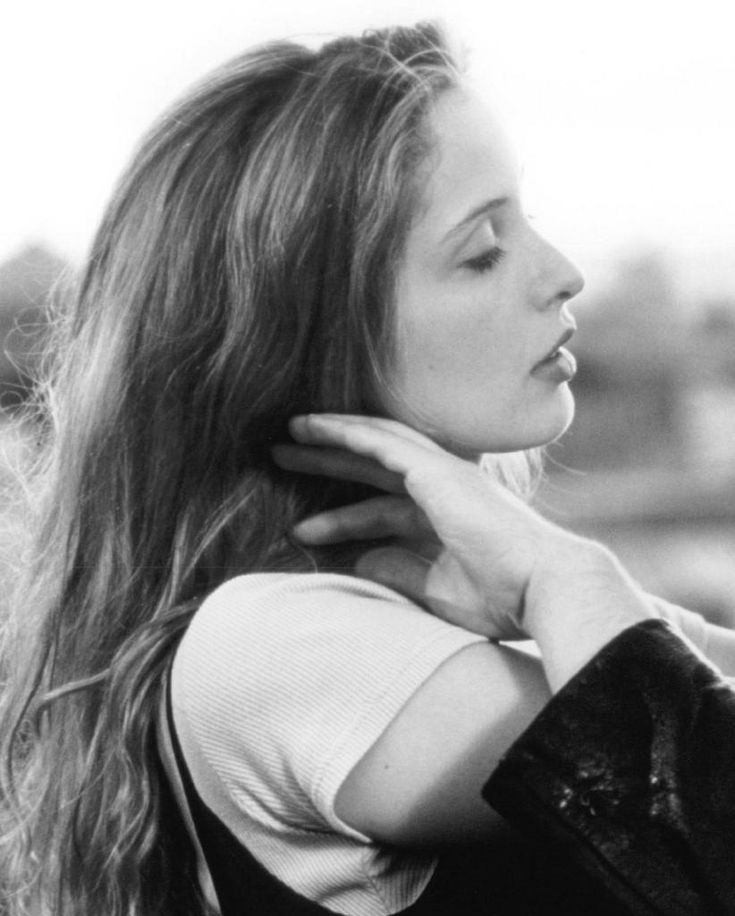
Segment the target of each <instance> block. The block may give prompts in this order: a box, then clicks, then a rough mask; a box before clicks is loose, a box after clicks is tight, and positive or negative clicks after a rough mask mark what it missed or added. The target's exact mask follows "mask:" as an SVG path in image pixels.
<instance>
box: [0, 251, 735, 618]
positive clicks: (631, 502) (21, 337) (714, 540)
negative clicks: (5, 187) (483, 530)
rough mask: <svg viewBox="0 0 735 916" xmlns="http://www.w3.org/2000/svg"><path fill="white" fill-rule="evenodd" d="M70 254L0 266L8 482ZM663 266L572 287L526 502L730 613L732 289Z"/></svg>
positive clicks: (716, 611) (44, 254)
mask: <svg viewBox="0 0 735 916" xmlns="http://www.w3.org/2000/svg"><path fill="white" fill-rule="evenodd" d="M68 267H69V265H67V264H66V262H65V261H64V260H63V259H62V258H60V257H59V256H58V255H56V254H55V253H54V252H53V251H51V250H50V249H49V248H48V247H46V246H44V245H43V244H35V245H30V246H27V247H25V248H23V249H22V250H21V251H20V252H18V253H17V254H16V255H14V256H12V257H11V258H9V259H8V260H6V261H5V263H3V264H2V265H0V335H1V336H2V339H3V347H2V352H1V354H0V429H2V430H4V432H3V434H2V436H1V437H0V442H1V443H2V447H3V451H2V462H0V475H2V477H4V479H5V481H6V482H8V481H12V479H13V470H12V469H13V466H14V464H15V463H16V462H17V460H18V456H19V455H20V453H21V451H22V450H23V449H24V448H26V447H27V441H28V437H27V435H26V434H25V433H24V432H23V429H22V428H19V427H18V426H17V424H14V423H12V422H11V421H12V419H13V417H14V416H17V413H18V407H19V406H20V405H22V404H23V402H24V400H25V398H26V396H27V392H28V386H29V380H30V378H31V377H32V375H33V372H34V369H35V367H36V365H37V360H38V358H39V352H40V347H41V344H42V342H43V338H44V334H45V330H46V328H47V323H46V321H47V319H46V312H45V305H46V302H47V300H48V298H49V295H50V293H51V291H52V289H53V288H54V285H55V284H56V282H57V280H58V279H59V278H60V277H61V276H63V275H64V273H65V272H66V271H67V269H68ZM675 276H676V272H675V270H674V269H673V267H672V265H671V264H670V263H669V262H668V261H667V257H666V256H665V255H664V254H663V253H661V252H658V251H650V250H649V251H639V252H637V253H634V254H631V255H629V256H628V257H625V258H621V260H620V261H619V262H618V263H617V264H616V265H615V267H614V269H612V270H611V271H610V272H609V279H608V281H607V282H606V283H605V284H604V285H602V286H599V285H598V288H597V289H596V290H592V291H586V292H584V293H583V294H582V296H581V297H580V299H579V300H578V303H577V306H576V308H575V313H576V314H577V316H578V319H579V325H580V327H579V331H578V333H577V335H576V337H575V339H574V341H573V343H572V348H573V350H574V352H575V354H576V355H577V357H578V361H579V371H578V375H577V377H576V379H575V381H574V382H573V390H574V392H575V396H576V400H577V416H576V419H575V422H574V424H573V426H572V428H571V429H570V431H569V432H568V433H567V434H566V435H565V436H564V437H563V438H562V439H561V440H560V441H559V442H557V443H554V444H553V445H552V446H550V447H549V449H548V463H547V470H546V476H545V480H544V482H543V484H542V486H541V489H540V491H539V494H538V505H539V507H540V508H541V509H542V511H544V512H545V513H546V514H547V515H549V516H550V517H553V518H554V519H556V520H557V521H559V522H560V523H562V524H564V525H566V526H568V527H570V528H573V529H575V530H578V531H580V532H582V533H586V534H589V535H591V536H594V537H597V538H599V539H600V540H602V541H604V542H605V543H607V544H609V545H610V546H611V547H612V548H613V549H614V550H615V551H616V552H617V553H618V555H619V556H620V557H621V558H622V560H623V562H624V563H625V564H626V566H627V567H628V568H629V569H630V570H631V572H632V573H633V575H634V576H635V577H636V578H637V579H638V580H639V581H640V582H641V583H642V584H643V585H644V586H645V587H646V588H648V589H649V590H650V591H652V592H655V593H657V594H660V595H662V596H663V597H665V598H668V599H669V600H671V601H674V602H676V603H680V604H683V605H685V606H688V607H692V608H694V609H697V610H700V611H702V612H703V613H705V614H706V615H707V616H708V617H709V618H710V619H712V620H714V621H717V622H721V623H725V624H730V625H735V563H733V558H734V557H735V524H734V522H735V296H734V297H733V298H732V299H728V298H726V297H725V298H715V299H711V298H709V299H708V298H707V297H705V296H703V297H700V298H697V297H696V296H694V297H693V296H692V295H691V294H688V295H687V296H686V297H684V296H683V295H681V294H680V293H679V292H678V291H677V285H676V282H675ZM9 512H10V509H7V510H6V512H5V516H6V517H7V516H8V514H9ZM7 530H8V531H9V530H11V529H10V528H9V527H8V528H7ZM1 573H2V570H1V569H0V575H1Z"/></svg>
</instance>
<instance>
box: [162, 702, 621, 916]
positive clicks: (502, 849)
mask: <svg viewBox="0 0 735 916" xmlns="http://www.w3.org/2000/svg"><path fill="white" fill-rule="evenodd" d="M167 715H168V726H169V731H170V733H171V742H172V744H173V749H174V754H175V758H176V765H177V767H178V769H179V773H180V775H181V781H182V783H183V786H184V790H185V793H186V798H187V802H188V805H189V809H190V812H191V816H192V819H193V821H194V825H195V828H196V832H197V836H198V839H199V842H200V845H201V847H202V850H203V852H204V857H205V859H206V862H207V866H208V868H209V871H210V874H211V876H212V881H213V883H214V887H215V890H216V893H217V898H218V900H219V903H220V910H221V914H222V916H329V914H332V913H333V911H331V910H327V909H325V908H324V907H322V906H319V904H317V903H314V902H313V901H311V900H308V899H307V898H305V897H302V896H301V895H300V894H298V893H296V892H295V891H294V890H292V889H291V888H290V887H288V886H287V885H285V884H284V883H283V882H281V881H279V880H278V878H276V877H275V876H274V875H272V874H271V873H270V872H269V871H267V869H265V868H264V867H263V866H262V865H261V864H260V863H259V862H258V861H257V860H256V859H255V857H254V856H253V855H252V854H251V853H250V852H249V851H248V850H247V848H245V847H244V846H243V845H242V844H241V843H240V842H239V840H237V839H236V838H235V837H234V836H233V834H232V833H231V832H230V830H229V829H228V828H227V826H226V825H225V824H224V823H222V821H221V820H220V819H219V818H218V817H217V816H216V815H215V814H214V813H213V812H212V811H211V810H210V809H209V808H208V807H207V806H206V805H205V803H204V802H203V801H202V799H201V798H200V796H199V794H198V792H197V790H196V788H195V786H194V782H193V780H192V778H191V775H190V773H189V770H188V768H187V766H186V761H185V760H184V756H183V753H182V750H181V746H180V744H179V740H178V737H177V735H176V730H175V728H174V722H173V715H172V713H171V700H170V696H169V697H167ZM161 770H162V767H161ZM162 782H163V786H164V797H163V798H162V799H161V810H162V817H163V819H164V825H163V832H164V834H165V835H166V836H167V837H168V838H169V840H170V844H169V845H170V852H169V856H171V857H172V859H173V860H174V861H175V862H176V863H177V866H178V867H176V866H174V867H176V871H177V875H176V876H174V877H173V883H174V884H176V882H177V881H178V888H177V894H178V896H177V897H176V895H175V897H176V899H177V900H178V902H177V903H176V904H175V907H176V912H175V914H174V913H171V914H170V916H179V914H180V913H181V914H184V913H186V914H191V913H193V912H195V911H196V906H197V905H196V901H194V900H193V896H195V895H196V892H195V890H194V888H195V887H196V872H195V866H194V855H193V849H192V848H191V843H190V842H189V841H188V833H187V829H186V826H185V824H184V820H183V817H182V815H181V813H180V811H179V810H178V806H177V804H176V802H175V799H174V794H173V792H172V790H171V789H170V787H169V786H168V784H167V782H166V780H165V777H164V779H163V780H162ZM172 853H173V855H172ZM627 913H628V911H627V910H622V909H620V906H619V904H616V903H614V902H613V901H611V900H610V899H609V898H606V897H605V899H603V891H601V890H600V888H599V887H597V886H592V885H590V884H588V883H587V879H586V878H584V877H583V876H581V875H579V874H578V873H574V874H572V873H571V872H569V871H567V870H566V866H564V865H563V864H561V863H560V862H558V861H556V858H555V856H554V855H553V853H552V851H550V850H548V849H539V848H536V847H534V846H532V845H530V844H529V843H528V842H527V841H526V840H524V838H523V837H521V836H520V835H519V834H517V833H515V832H514V831H512V830H511V828H510V827H509V828H507V830H505V831H501V832H500V833H499V835H498V837H497V839H494V840H493V841H492V842H487V843H483V844H482V845H478V846H472V847H455V848H453V849H452V850H449V851H447V852H446V853H444V854H442V855H440V858H439V865H438V866H437V869H436V871H435V873H434V875H433V877H432V879H431V881H430V882H429V884H428V886H427V887H426V889H425V890H424V892H423V893H422V894H421V896H420V897H419V899H418V900H417V901H416V902H415V903H414V904H412V905H411V906H410V907H408V909H405V910H403V911H401V913H400V914H398V916H625V914H627Z"/></svg>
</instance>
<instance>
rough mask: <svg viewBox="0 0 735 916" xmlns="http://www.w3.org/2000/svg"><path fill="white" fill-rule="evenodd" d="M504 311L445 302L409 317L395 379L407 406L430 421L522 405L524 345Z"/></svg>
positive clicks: (400, 336)
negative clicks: (441, 306)
mask: <svg viewBox="0 0 735 916" xmlns="http://www.w3.org/2000/svg"><path fill="white" fill-rule="evenodd" d="M453 305H454V307H452V306H453ZM499 311H500V310H495V311H493V310H491V309H489V308H488V306H487V305H486V304H484V303H482V304H478V305H476V306H468V305H467V304H466V303H465V304H462V305H459V304H456V303H452V302H451V301H445V303H444V308H442V309H436V308H434V309H429V308H426V309H424V310H423V313H417V312H416V311H412V312H411V313H410V314H409V315H408V316H405V317H404V320H403V322H402V323H401V325H400V327H399V329H398V335H397V337H398V340H397V346H396V351H395V362H394V371H393V373H392V381H393V387H394V391H395V393H396V394H397V395H399V396H400V397H401V399H402V400H403V401H404V402H405V407H407V408H409V409H411V410H413V411H415V412H416V413H417V414H418V415H423V416H427V417H429V418H437V419H438V417H437V414H438V415H439V416H440V417H442V418H445V415H447V414H451V413H455V414H456V413H457V412H458V411H459V412H463V413H469V414H471V415H473V416H474V417H475V419H478V420H479V419H481V418H484V419H487V416H488V413H489V412H493V411H497V413H498V414H500V413H502V412H505V411H506V410H511V409H513V408H515V407H517V404H518V400H519V399H520V398H522V395H523V392H522V388H523V375H524V372H523V366H524V364H525V360H526V357H525V353H524V349H525V341H524V340H523V339H522V336H521V335H520V334H519V333H518V332H517V330H516V331H515V332H514V333H510V332H509V327H508V322H507V320H502V316H501V315H500V314H498V312H499Z"/></svg>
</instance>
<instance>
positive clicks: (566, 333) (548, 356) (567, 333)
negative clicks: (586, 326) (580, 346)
mask: <svg viewBox="0 0 735 916" xmlns="http://www.w3.org/2000/svg"><path fill="white" fill-rule="evenodd" d="M574 331H575V328H567V330H566V331H564V333H563V334H562V335H561V337H560V338H559V339H558V340H557V342H556V343H555V344H554V346H553V347H552V348H551V350H549V352H548V353H547V354H546V356H544V357H543V358H542V359H540V360H539V361H538V362H537V363H536V366H541V365H543V364H544V363H545V362H547V361H548V360H550V359H555V358H556V356H557V355H558V353H559V350H560V349H561V348H562V347H563V346H564V344H565V343H566V342H567V341H568V340H570V339H571V337H573V335H574ZM536 366H534V369H535V368H536Z"/></svg>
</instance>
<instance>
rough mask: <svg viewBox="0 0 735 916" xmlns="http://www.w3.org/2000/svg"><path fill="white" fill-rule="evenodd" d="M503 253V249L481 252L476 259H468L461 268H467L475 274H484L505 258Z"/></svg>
mask: <svg viewBox="0 0 735 916" xmlns="http://www.w3.org/2000/svg"><path fill="white" fill-rule="evenodd" d="M505 253H506V252H505V249H504V248H498V247H495V248H490V249H489V250H488V251H483V253H482V254H480V255H478V256H477V257H476V258H470V259H469V261H465V262H464V264H463V266H464V267H469V269H470V270H473V271H475V273H478V274H484V273H487V271H489V270H492V269H493V267H495V265H496V264H497V263H498V262H499V261H501V260H502V259H503V258H504V257H505Z"/></svg>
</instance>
